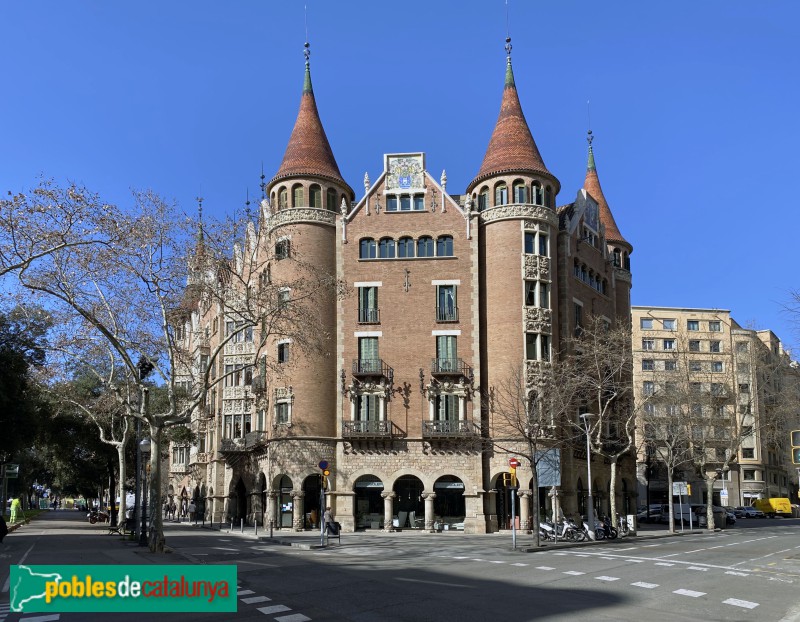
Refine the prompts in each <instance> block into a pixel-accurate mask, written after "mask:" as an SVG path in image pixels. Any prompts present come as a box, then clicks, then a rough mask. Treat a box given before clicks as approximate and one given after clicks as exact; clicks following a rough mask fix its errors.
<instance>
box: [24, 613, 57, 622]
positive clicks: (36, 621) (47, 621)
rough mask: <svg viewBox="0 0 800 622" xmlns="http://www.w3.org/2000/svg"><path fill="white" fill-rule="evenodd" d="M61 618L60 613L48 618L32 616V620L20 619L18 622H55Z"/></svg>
mask: <svg viewBox="0 0 800 622" xmlns="http://www.w3.org/2000/svg"><path fill="white" fill-rule="evenodd" d="M60 618H61V614H60V613H56V614H53V615H49V616H34V617H33V618H20V620H19V622H55V621H56V620H58V619H60Z"/></svg>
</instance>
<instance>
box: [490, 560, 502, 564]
mask: <svg viewBox="0 0 800 622" xmlns="http://www.w3.org/2000/svg"><path fill="white" fill-rule="evenodd" d="M489 563H490V564H505V562H501V561H496V560H492V561H490V562H489Z"/></svg>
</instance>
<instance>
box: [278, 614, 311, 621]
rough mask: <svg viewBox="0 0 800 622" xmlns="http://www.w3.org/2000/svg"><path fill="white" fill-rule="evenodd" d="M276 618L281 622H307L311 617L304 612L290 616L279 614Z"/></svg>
mask: <svg viewBox="0 0 800 622" xmlns="http://www.w3.org/2000/svg"><path fill="white" fill-rule="evenodd" d="M275 619H276V620H278V621H279V622H306V621H307V620H310V619H311V618H309V617H308V616H304V615H303V614H302V613H293V614H291V615H288V616H278V617H277V618H275Z"/></svg>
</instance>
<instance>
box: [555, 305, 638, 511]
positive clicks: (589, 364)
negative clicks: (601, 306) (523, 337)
mask: <svg viewBox="0 0 800 622" xmlns="http://www.w3.org/2000/svg"><path fill="white" fill-rule="evenodd" d="M570 350H571V351H570V354H569V358H568V359H567V362H566V365H567V373H568V374H571V375H572V376H574V383H575V384H576V385H577V386H578V387H579V388H580V389H579V391H580V395H579V396H578V397H579V401H578V403H577V406H578V407H579V409H580V411H581V413H582V414H583V413H587V414H591V415H594V416H593V417H590V418H587V422H588V423H587V426H588V434H589V444H590V450H591V453H593V454H596V455H598V456H602V457H604V458H606V459H607V460H608V461H609V462H610V464H611V481H610V492H609V495H610V499H609V502H610V511H611V520H612V521H613V523H614V525H615V526H616V522H617V508H616V491H617V475H618V469H619V466H620V462H621V461H622V460H623V459H624V458H626V457H627V458H629V459H630V460H634V461H635V449H636V422H637V417H638V412H639V411H640V410H641V409H642V408H644V405H645V403H646V402H647V400H645V401H644V402H641V401H638V402H637V401H635V400H634V395H633V384H632V381H633V355H632V351H631V332H630V328H629V327H628V326H625V325H622V324H617V325H612V324H610V323H609V322H608V320H606V319H605V318H603V317H601V316H594V317H591V318H589V320H588V322H587V323H586V325H585V326H583V327H582V328H581V330H580V331H579V333H578V335H576V336H575V338H574V339H573V340H572V341H571V343H570ZM569 391H570V393H572V389H570V390H569ZM572 426H573V429H574V430H575V434H574V435H573V436H575V437H579V436H581V435H584V436H583V438H585V431H584V429H583V423H582V422H581V421H576V420H574V419H573V420H572ZM587 459H591V456H587ZM591 485H592V483H591V482H589V486H591Z"/></svg>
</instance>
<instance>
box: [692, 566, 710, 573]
mask: <svg viewBox="0 0 800 622" xmlns="http://www.w3.org/2000/svg"><path fill="white" fill-rule="evenodd" d="M687 570H701V571H703V572H708V568H703V567H701V566H689V567H688V568H687Z"/></svg>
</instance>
